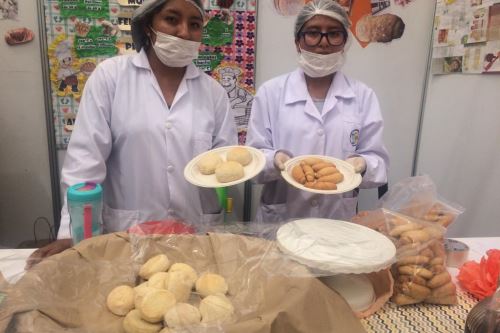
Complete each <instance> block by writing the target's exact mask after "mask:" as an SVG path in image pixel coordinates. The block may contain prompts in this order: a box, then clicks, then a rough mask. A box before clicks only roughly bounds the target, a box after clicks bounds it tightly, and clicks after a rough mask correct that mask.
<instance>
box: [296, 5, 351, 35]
mask: <svg viewBox="0 0 500 333" xmlns="http://www.w3.org/2000/svg"><path fill="white" fill-rule="evenodd" d="M316 15H324V16H328V17H331V18H333V19H335V20H337V21H339V22H340V23H341V24H342V26H343V27H344V29H345V31H346V33H347V32H349V28H350V26H351V21H350V20H349V16H348V15H347V13H346V11H345V10H344V8H342V7H341V6H340V5H339V4H338V3H337V2H336V1H334V0H313V1H310V2H308V3H306V4H305V5H304V7H302V9H301V10H300V12H299V14H298V15H297V19H296V20H295V30H294V35H295V39H296V40H297V39H299V33H300V31H301V29H302V27H303V26H304V24H305V23H306V22H307V21H309V20H310V19H312V18H313V17H314V16H316ZM346 36H347V34H346Z"/></svg>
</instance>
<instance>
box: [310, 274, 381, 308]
mask: <svg viewBox="0 0 500 333" xmlns="http://www.w3.org/2000/svg"><path fill="white" fill-rule="evenodd" d="M320 280H321V281H322V282H323V283H324V284H326V285H327V286H328V287H329V288H330V289H334V290H336V291H337V292H338V293H339V294H340V295H342V297H344V299H345V300H346V301H347V303H348V304H349V306H350V307H351V309H352V310H353V311H355V312H361V311H365V310H367V309H368V308H369V307H370V306H371V305H372V304H373V303H374V302H375V300H376V299H377V295H376V294H375V289H374V288H373V284H372V282H371V281H370V279H369V278H368V277H367V276H366V275H364V274H337V275H332V276H325V277H322V278H320Z"/></svg>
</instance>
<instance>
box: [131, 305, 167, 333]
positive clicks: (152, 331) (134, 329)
mask: <svg viewBox="0 0 500 333" xmlns="http://www.w3.org/2000/svg"><path fill="white" fill-rule="evenodd" d="M123 329H124V330H125V332H127V333H158V332H160V330H161V324H152V323H148V322H147V321H145V320H143V319H142V318H141V314H140V312H139V310H135V309H134V310H132V311H130V312H129V313H128V314H127V315H126V316H125V318H124V319H123Z"/></svg>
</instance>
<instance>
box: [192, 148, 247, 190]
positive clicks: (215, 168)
mask: <svg viewBox="0 0 500 333" xmlns="http://www.w3.org/2000/svg"><path fill="white" fill-rule="evenodd" d="M252 160H253V157H252V154H251V153H250V151H248V149H246V148H245V147H234V148H231V149H229V150H228V151H227V153H226V161H224V160H223V158H222V157H221V155H219V154H218V153H215V152H209V153H208V154H206V155H204V156H203V157H202V158H200V160H199V161H198V163H197V164H196V165H197V167H198V170H199V171H200V173H201V174H202V175H213V174H215V178H216V179H217V181H219V182H221V183H229V182H232V181H235V180H238V179H241V178H243V176H244V175H245V170H244V167H245V166H246V165H248V164H250V163H251V162H252Z"/></svg>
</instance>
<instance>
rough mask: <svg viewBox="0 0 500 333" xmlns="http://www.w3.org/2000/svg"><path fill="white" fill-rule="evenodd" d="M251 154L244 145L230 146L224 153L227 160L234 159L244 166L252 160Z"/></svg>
mask: <svg viewBox="0 0 500 333" xmlns="http://www.w3.org/2000/svg"><path fill="white" fill-rule="evenodd" d="M252 159H253V158H252V154H251V153H250V152H249V151H248V149H246V148H244V147H235V148H231V149H230V150H229V151H228V152H227V154H226V160H227V161H235V162H238V163H239V164H241V165H243V166H245V165H248V164H250V162H252Z"/></svg>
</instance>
